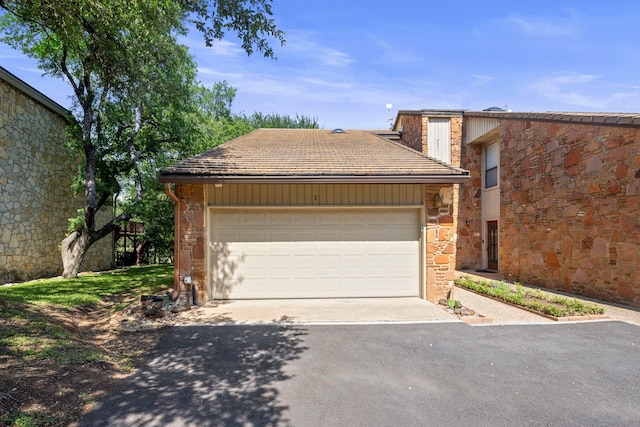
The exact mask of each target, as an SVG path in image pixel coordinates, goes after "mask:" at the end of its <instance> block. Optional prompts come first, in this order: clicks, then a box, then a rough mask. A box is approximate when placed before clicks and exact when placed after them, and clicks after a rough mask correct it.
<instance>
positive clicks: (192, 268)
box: [175, 184, 457, 303]
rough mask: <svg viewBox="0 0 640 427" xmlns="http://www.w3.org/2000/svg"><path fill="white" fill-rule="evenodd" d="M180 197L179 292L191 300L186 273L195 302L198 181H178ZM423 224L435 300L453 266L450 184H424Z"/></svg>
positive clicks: (199, 265)
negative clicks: (439, 201) (437, 199)
mask: <svg viewBox="0 0 640 427" xmlns="http://www.w3.org/2000/svg"><path fill="white" fill-rule="evenodd" d="M438 192H439V193H440V195H441V196H442V199H443V205H442V207H440V208H436V207H435V204H434V203H435V202H434V199H435V195H436V193H438ZM175 194H176V196H177V197H178V198H179V199H180V260H179V264H178V270H179V277H180V286H181V289H182V292H183V296H185V297H186V299H187V301H191V286H188V285H184V277H185V276H187V275H189V276H191V280H192V283H193V285H192V286H195V289H196V291H197V298H198V302H199V303H202V302H204V301H208V299H209V295H208V289H207V284H206V268H207V262H206V251H205V247H206V246H205V245H206V241H207V237H206V235H205V233H206V222H205V215H206V206H207V205H206V195H205V186H204V185H202V184H179V185H176V189H175ZM425 196H426V202H425V212H426V224H427V253H426V255H425V256H426V268H427V289H426V291H427V294H426V296H425V297H426V298H427V299H429V300H431V301H437V300H439V299H440V298H448V297H449V296H451V294H450V292H451V291H452V285H453V279H454V270H455V265H456V261H455V245H456V243H455V236H456V227H455V220H454V219H455V216H456V213H457V208H456V203H455V198H454V188H453V185H451V184H450V185H442V186H435V185H429V186H426V190H425Z"/></svg>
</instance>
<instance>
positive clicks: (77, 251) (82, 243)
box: [61, 230, 93, 279]
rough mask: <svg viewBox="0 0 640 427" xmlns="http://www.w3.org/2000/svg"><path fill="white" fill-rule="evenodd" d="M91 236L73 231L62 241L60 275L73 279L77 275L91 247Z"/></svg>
mask: <svg viewBox="0 0 640 427" xmlns="http://www.w3.org/2000/svg"><path fill="white" fill-rule="evenodd" d="M92 243H93V242H92V241H91V238H90V236H89V235H88V234H86V233H85V232H84V230H83V231H82V232H79V231H74V232H73V233H71V234H70V235H69V236H68V237H66V238H65V239H64V240H63V241H62V251H61V252H62V265H63V267H64V271H63V272H62V277H64V278H65V279H73V278H76V277H78V273H79V272H80V265H81V264H82V261H83V260H84V256H85V254H86V253H87V251H88V250H89V248H90V247H91V244H92Z"/></svg>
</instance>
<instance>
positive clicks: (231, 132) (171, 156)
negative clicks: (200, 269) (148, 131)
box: [126, 81, 319, 257]
mask: <svg viewBox="0 0 640 427" xmlns="http://www.w3.org/2000/svg"><path fill="white" fill-rule="evenodd" d="M193 90H194V91H195V93H196V94H197V96H196V102H195V103H193V104H192V105H193V108H191V109H190V110H189V111H188V112H186V113H185V114H187V115H188V118H187V119H186V121H187V122H189V123H197V126H192V129H191V131H190V135H191V136H192V139H191V142H190V143H189V144H183V145H181V146H180V147H181V148H182V151H180V152H174V153H164V155H163V156H162V157H160V156H156V157H154V160H155V162H154V164H153V165H149V166H148V167H146V168H145V169H144V171H143V175H144V179H143V180H142V181H143V185H144V187H145V192H144V196H143V203H137V204H135V205H133V206H130V207H128V208H127V209H126V210H127V211H128V212H133V213H134V214H133V219H135V220H136V221H140V222H144V223H145V228H144V236H142V248H153V250H154V251H155V253H159V254H162V255H164V256H165V257H170V256H171V255H172V254H173V243H174V242H173V227H174V223H173V215H174V209H173V203H172V202H171V201H170V200H169V199H168V197H167V195H166V194H165V193H164V188H163V186H162V185H161V184H160V182H159V181H158V179H157V169H158V167H162V166H168V165H169V164H171V163H173V162H175V161H176V160H179V159H182V158H185V157H190V156H194V155H196V154H199V153H201V152H203V151H206V150H209V149H211V148H213V147H215V146H216V145H219V144H222V143H224V142H227V141H229V140H231V139H234V138H237V137H239V136H242V135H244V134H247V133H249V132H251V131H253V130H255V129H258V128H308V129H316V128H318V127H319V126H318V122H317V120H316V119H315V118H312V117H308V116H305V115H296V117H295V118H293V117H290V116H287V115H280V114H276V113H271V114H263V113H259V112H256V113H253V114H251V115H246V114H234V113H232V107H233V101H234V99H235V96H236V89H235V88H233V87H232V86H230V85H229V83H228V82H226V81H222V82H218V83H216V84H215V85H214V86H213V87H212V88H205V87H201V86H196V87H194V88H193ZM128 191H129V193H130V194H133V193H134V189H133V188H129V190H128ZM127 200H135V198H133V197H128V198H127Z"/></svg>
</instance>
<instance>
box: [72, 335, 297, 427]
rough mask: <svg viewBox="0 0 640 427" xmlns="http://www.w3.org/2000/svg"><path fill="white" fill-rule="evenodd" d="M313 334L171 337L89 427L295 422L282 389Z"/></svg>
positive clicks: (86, 421)
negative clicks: (288, 367)
mask: <svg viewBox="0 0 640 427" xmlns="http://www.w3.org/2000/svg"><path fill="white" fill-rule="evenodd" d="M305 334H306V332H305V330H304V329H302V328H299V327H295V326H288V325H270V326H251V327H248V326H225V327H211V326H188V327H177V328H173V329H172V330H171V331H169V332H168V333H167V334H166V335H165V336H164V337H163V338H162V340H161V341H160V343H159V344H158V347H157V348H156V349H154V351H153V352H152V353H151V354H150V355H149V356H148V357H147V358H146V363H145V364H144V366H142V367H141V368H140V370H139V371H138V372H137V373H136V374H134V375H133V376H132V377H130V378H127V379H126V380H125V381H124V383H123V384H122V385H121V386H120V387H119V388H118V389H116V390H114V392H113V394H112V395H110V396H108V397H106V398H104V399H103V400H102V401H101V402H100V403H99V404H97V405H96V407H94V408H93V409H92V410H91V412H90V413H89V414H87V415H86V416H85V417H84V418H83V419H82V420H81V422H80V424H79V425H81V426H134V425H137V426H141V425H144V426H184V425H193V426H204V425H279V424H288V421H287V420H285V419H284V416H283V412H284V411H285V410H286V409H287V407H286V406H283V405H281V404H279V403H278V390H277V388H276V386H275V384H276V383H278V382H280V381H284V380H287V379H290V378H291V376H290V375H287V374H286V373H285V372H284V370H283V367H284V366H285V365H286V364H287V363H289V362H291V361H293V360H296V359H298V358H299V357H300V354H301V353H302V352H303V351H305V350H306V348H305V347H304V346H303V345H302V341H303V336H304V335H305Z"/></svg>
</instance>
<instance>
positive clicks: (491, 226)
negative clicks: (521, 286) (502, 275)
mask: <svg viewBox="0 0 640 427" xmlns="http://www.w3.org/2000/svg"><path fill="white" fill-rule="evenodd" d="M487 260H488V263H487V269H489V270H495V271H498V221H487Z"/></svg>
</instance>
